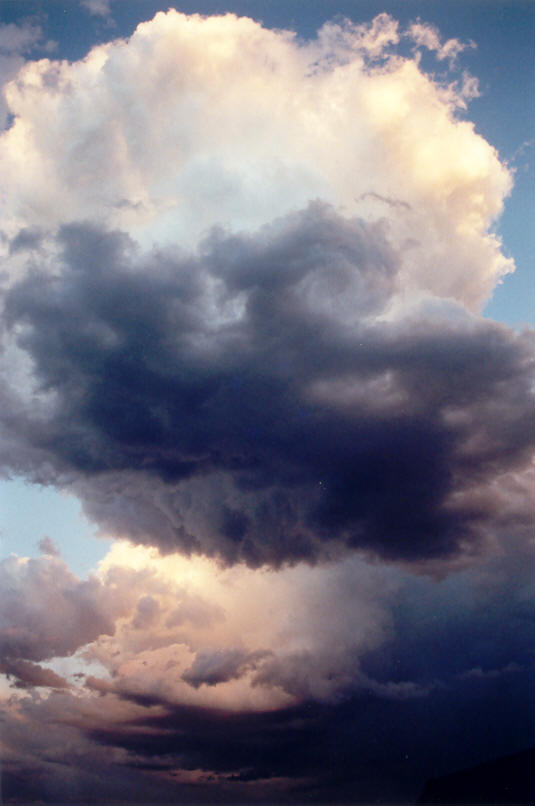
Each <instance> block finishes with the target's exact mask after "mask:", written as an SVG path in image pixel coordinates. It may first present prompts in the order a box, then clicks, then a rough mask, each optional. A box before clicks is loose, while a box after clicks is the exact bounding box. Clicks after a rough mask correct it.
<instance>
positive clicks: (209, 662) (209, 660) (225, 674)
mask: <svg viewBox="0 0 535 806" xmlns="http://www.w3.org/2000/svg"><path fill="white" fill-rule="evenodd" d="M265 656H266V653H265V652H263V651H262V650H259V651H257V652H246V651H244V650H243V649H236V648H231V649H215V650H202V651H200V652H198V653H197V655H196V656H195V660H194V661H193V663H192V665H191V666H190V668H189V669H186V671H185V672H184V674H183V675H182V680H185V681H186V683H189V685H190V686H193V687H194V688H199V686H202V685H206V686H216V685H217V684H218V683H227V682H228V681H229V680H234V679H236V678H239V677H242V676H243V675H244V674H245V673H246V672H247V671H249V670H250V669H254V668H255V667H256V665H257V663H258V661H259V660H261V659H263V658H264V657H265Z"/></svg>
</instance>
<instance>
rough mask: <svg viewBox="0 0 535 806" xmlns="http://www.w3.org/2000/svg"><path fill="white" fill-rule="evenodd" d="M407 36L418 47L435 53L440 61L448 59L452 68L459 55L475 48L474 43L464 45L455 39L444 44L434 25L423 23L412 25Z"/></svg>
mask: <svg viewBox="0 0 535 806" xmlns="http://www.w3.org/2000/svg"><path fill="white" fill-rule="evenodd" d="M407 34H408V36H409V37H410V39H412V40H413V41H414V43H415V45H416V46H418V47H424V48H427V50H430V51H434V52H435V53H436V57H437V59H438V60H439V61H444V60H445V59H447V60H448V62H449V63H450V67H451V66H453V64H454V63H455V61H456V59H457V56H458V55H459V53H462V52H463V50H466V48H467V47H471V48H473V47H475V44H474V42H472V41H470V42H468V43H464V42H461V41H460V40H459V39H455V38H452V39H448V40H447V41H446V42H444V43H442V41H441V37H440V32H439V30H438V29H437V28H436V27H435V26H434V25H429V24H428V23H423V22H421V21H418V22H414V23H412V24H411V25H410V26H409V28H408V31H407Z"/></svg>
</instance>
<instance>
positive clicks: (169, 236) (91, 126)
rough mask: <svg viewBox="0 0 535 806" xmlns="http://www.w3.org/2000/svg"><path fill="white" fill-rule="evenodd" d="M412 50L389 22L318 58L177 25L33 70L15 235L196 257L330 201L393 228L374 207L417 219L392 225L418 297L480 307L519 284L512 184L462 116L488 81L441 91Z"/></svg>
mask: <svg viewBox="0 0 535 806" xmlns="http://www.w3.org/2000/svg"><path fill="white" fill-rule="evenodd" d="M426 30H427V29H426ZM400 35H401V34H400V32H399V31H398V25H397V23H396V22H395V21H394V20H393V19H392V18H390V17H388V15H384V14H383V15H379V17H377V18H376V19H375V20H374V21H373V22H372V23H370V24H369V25H355V24H352V23H348V22H346V23H344V24H338V25H335V24H332V23H331V24H327V25H326V26H325V27H324V28H322V29H321V31H320V32H319V34H318V38H317V39H316V40H313V41H311V42H308V43H302V42H300V41H298V40H297V38H296V37H295V36H294V35H293V34H291V33H290V32H284V31H270V30H267V29H265V28H263V27H262V26H261V25H260V24H258V23H256V22H254V21H253V20H250V19H247V18H237V17H235V16H234V15H232V14H227V15H225V16H221V17H208V18H202V17H200V16H197V15H192V16H186V15H183V14H180V13H179V12H177V11H175V10H170V11H169V12H168V13H166V14H163V13H159V14H157V15H156V17H155V18H154V19H153V20H152V21H150V22H146V23H143V24H141V25H139V26H138V28H137V29H136V31H135V32H134V34H133V35H132V37H130V39H128V40H120V39H119V40H115V41H114V42H110V43H108V44H104V45H99V46H98V47H95V48H94V49H93V50H91V51H90V53H89V54H88V55H87V57H86V58H85V59H83V60H80V61H78V62H74V63H68V62H55V61H51V60H46V59H44V60H40V61H38V62H32V63H28V64H27V65H25V67H24V68H23V69H22V70H21V72H20V73H19V74H18V76H17V78H16V80H14V81H12V82H11V83H10V84H9V86H8V88H7V90H6V92H7V97H8V102H9V104H10V109H11V113H12V114H13V115H14V116H15V120H14V124H13V126H12V127H11V129H10V130H9V132H6V133H5V134H4V136H3V138H2V142H1V143H0V164H1V166H2V168H1V170H2V174H3V176H4V184H5V192H6V197H7V198H8V199H9V203H8V208H7V209H6V213H5V216H4V220H5V224H4V226H5V228H6V232H7V234H8V236H9V237H10V238H14V237H16V235H17V233H18V232H19V231H20V230H21V229H23V228H25V227H26V228H28V227H31V228H40V229H42V230H44V231H45V232H48V233H52V232H54V231H55V230H56V228H57V227H59V226H60V225H62V224H64V223H66V222H69V221H73V220H87V219H90V220H93V221H97V222H100V223H102V222H106V224H107V225H108V226H110V227H111V228H112V229H113V228H117V229H120V230H124V231H127V232H129V233H130V235H131V236H132V237H133V238H134V239H135V240H136V241H139V242H140V243H141V244H142V246H143V247H145V248H146V247H150V246H151V245H152V244H153V243H157V244H159V245H160V246H166V245H169V244H177V243H178V244H179V245H181V246H182V247H184V248H187V249H192V248H195V247H196V246H197V244H198V242H199V239H200V238H202V237H203V236H204V235H205V234H206V232H207V231H209V229H210V228H211V227H212V226H214V225H221V226H223V227H227V228H229V229H231V230H232V231H233V232H242V231H249V232H254V231H256V230H257V229H258V228H259V227H261V226H262V225H264V224H266V223H268V222H270V221H273V220H274V219H275V218H277V217H280V216H284V215H287V214H289V213H291V212H292V211H295V210H297V209H303V208H305V207H306V206H307V205H308V204H309V203H310V201H312V200H314V199H316V198H320V199H322V200H323V201H325V202H327V203H330V204H332V205H333V206H334V207H335V208H336V209H343V210H344V211H345V214H347V215H348V216H349V217H352V216H355V215H358V216H361V217H363V218H365V219H366V220H370V221H371V220H374V219H376V218H378V217H384V216H385V212H386V211H385V209H384V206H382V205H380V206H379V207H378V206H377V201H376V200H375V201H374V196H373V195H371V196H370V195H366V194H370V193H371V194H377V195H378V196H379V197H383V198H396V199H399V200H402V201H403V202H404V203H405V205H409V206H410V211H412V212H409V209H408V207H407V206H405V205H401V206H398V208H397V209H394V208H391V209H390V210H389V211H388V220H389V227H390V232H391V236H392V238H393V239H394V240H395V242H396V244H397V245H398V246H401V245H403V244H405V246H404V247H403V248H402V249H401V250H400V254H399V257H400V260H401V263H402V271H401V275H402V277H403V279H404V284H406V285H408V287H409V288H411V289H414V288H416V289H425V290H427V291H430V292H432V293H437V294H439V295H441V296H453V297H455V298H456V299H458V300H461V301H463V302H464V303H466V304H467V305H469V306H470V307H472V308H476V307H478V306H479V305H481V304H482V303H483V302H484V301H485V300H486V299H487V298H488V296H489V294H490V293H491V292H492V289H493V288H494V286H495V285H496V283H497V282H499V280H500V278H501V277H502V276H503V275H504V274H505V273H507V272H509V271H511V270H512V268H513V264H512V261H511V260H510V259H508V258H506V257H504V255H503V254H502V253H501V249H500V246H501V245H500V241H499V238H498V237H497V235H496V234H495V233H494V232H493V226H494V222H495V220H496V218H497V216H498V215H499V214H500V212H501V210H502V207H503V201H504V198H505V196H506V195H507V193H508V192H509V191H510V188H511V175H510V174H509V172H508V170H507V169H506V167H505V166H504V165H502V164H500V161H499V159H498V155H497V153H496V151H495V150H494V149H493V148H492V147H491V146H490V145H489V144H488V143H487V142H486V141H485V140H484V139H483V138H482V137H481V136H479V135H477V134H476V133H475V132H474V129H473V126H472V124H470V123H469V122H467V121H461V120H459V119H457V118H456V109H458V108H459V107H462V106H464V105H465V104H466V101H467V98H469V97H470V94H471V92H472V90H473V83H472V84H470V81H469V80H464V79H463V77H462V76H456V75H451V76H449V77H448V78H447V79H445V80H444V82H442V83H440V82H439V81H438V80H433V79H432V78H431V77H430V76H428V75H426V74H425V73H424V72H423V70H422V69H421V67H420V65H419V64H418V61H417V60H416V59H407V58H405V59H402V58H400V57H399V56H398V55H397V54H396V52H395V50H393V48H395V46H396V43H397V42H398V40H399V38H400ZM223 42H224V43H225V45H224V47H222V44H221V43H223ZM149 62H150V65H151V69H150V71H147V69H146V65H147V63H149ZM456 82H457V83H456ZM163 87H165V92H164V91H163V89H162V88H163ZM470 87H472V89H470ZM466 93H468V95H466ZM333 99H336V102H334V101H333ZM43 119H46V120H47V121H48V124H47V127H46V130H45V131H43V127H42V125H41V121H42V120H43ZM60 144H61V145H60ZM275 144H276V145H275ZM125 200H126V201H127V204H125ZM6 270H7V271H9V273H10V274H11V275H12V276H18V275H20V273H21V271H23V264H22V263H21V261H20V258H18V259H15V255H12V256H11V259H10V260H9V261H8V263H7V264H6Z"/></svg>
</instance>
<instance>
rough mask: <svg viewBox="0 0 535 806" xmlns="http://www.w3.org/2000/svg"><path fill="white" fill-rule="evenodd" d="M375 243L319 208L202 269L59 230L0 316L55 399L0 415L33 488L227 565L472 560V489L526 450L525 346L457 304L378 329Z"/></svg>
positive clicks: (217, 237)
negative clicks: (52, 272)
mask: <svg viewBox="0 0 535 806" xmlns="http://www.w3.org/2000/svg"><path fill="white" fill-rule="evenodd" d="M386 236H387V232H386V230H385V228H384V227H383V226H382V225H379V224H376V225H369V224H365V223H363V222H361V221H358V220H353V219H345V218H343V217H341V216H339V215H338V214H336V213H335V212H334V211H333V210H332V209H331V208H329V207H328V206H325V205H322V204H319V203H315V204H313V205H311V206H310V207H308V208H307V209H306V210H304V211H302V212H300V213H296V214H292V215H289V216H287V217H285V218H284V219H281V220H279V221H278V222H276V223H274V224H272V225H270V226H268V227H264V228H263V229H262V230H260V231H259V232H258V233H257V234H256V235H242V236H237V235H233V236H228V235H226V234H225V233H224V232H222V231H214V232H213V233H212V234H211V236H210V237H209V238H208V239H206V240H205V241H204V243H203V245H202V246H201V248H200V251H199V253H198V254H197V255H184V254H180V253H178V252H177V251H164V252H155V253H152V254H149V255H142V254H140V253H138V252H137V251H136V249H135V247H134V245H133V244H132V243H131V242H130V241H129V239H128V238H127V237H126V236H124V235H121V234H120V233H108V232H105V231H102V230H99V229H96V228H95V227H92V226H89V225H83V224H78V225H69V226H65V227H63V228H62V229H61V230H60V234H59V241H60V243H61V245H62V250H63V251H62V255H63V256H62V265H61V271H60V273H58V274H57V275H56V276H53V277H51V276H48V275H45V274H39V273H36V272H33V273H32V274H31V275H29V276H28V278H27V279H25V280H23V281H21V282H19V283H18V284H17V285H16V286H14V287H13V288H12V289H11V290H10V291H9V293H8V295H7V300H6V317H7V322H8V325H9V327H11V328H12V329H14V331H15V332H16V337H17V340H18V344H19V346H20V347H21V348H23V349H24V350H25V351H27V353H28V354H29V355H30V356H31V358H32V361H33V364H34V371H35V377H36V379H37V381H38V383H39V385H40V387H41V389H42V390H44V391H45V392H47V393H48V394H50V393H53V399H51V400H48V402H46V404H43V407H42V409H39V407H37V408H36V410H35V411H33V412H31V413H29V412H28V411H26V412H25V413H22V414H21V412H20V408H19V410H17V411H14V410H13V409H14V406H13V404H11V406H9V405H8V406H7V407H6V412H5V414H4V417H6V418H10V425H11V427H12V429H13V430H14V431H15V432H18V433H19V434H20V444H21V446H22V444H23V440H24V439H25V440H26V441H28V440H29V441H30V443H31V444H30V446H27V447H26V448H25V450H26V451H28V452H29V455H30V456H31V455H32V452H33V456H34V457H35V458H34V459H33V461H32V460H30V464H33V472H34V474H37V475H39V472H40V471H39V469H38V468H39V466H42V465H43V462H42V459H41V458H37V457H43V456H44V457H46V462H47V467H48V468H54V467H55V470H53V471H52V472H51V478H52V480H54V477H55V478H56V479H59V478H61V474H63V475H64V476H65V477H67V478H68V474H71V480H72V479H73V478H74V480H75V489H76V490H77V492H78V493H79V494H80V495H81V496H82V497H83V499H84V500H85V504H86V509H87V511H88V513H89V514H90V515H91V516H93V517H94V518H96V519H97V520H98V521H99V522H100V523H101V525H102V526H103V527H104V528H105V529H109V530H110V531H112V532H119V533H125V534H128V535H130V536H131V537H132V538H133V539H135V540H137V541H139V542H155V543H156V544H157V545H159V547H160V548H162V549H163V550H164V551H168V550H174V549H180V550H183V551H201V552H205V553H207V554H216V555H218V556H220V557H222V558H223V559H224V560H225V561H227V562H236V561H241V560H243V561H246V562H247V563H249V564H250V565H260V564H262V563H265V562H267V563H271V564H274V565H279V564H280V563H282V562H285V561H296V560H301V559H314V558H318V557H321V556H323V555H329V554H330V555H333V554H336V553H337V552H339V551H340V550H341V549H342V548H343V549H347V548H350V549H352V548H359V547H360V548H367V549H370V550H372V551H373V552H377V553H379V554H381V555H382V556H384V557H387V558H393V559H406V560H419V559H422V558H423V559H426V558H433V557H448V556H453V555H454V554H455V553H456V552H458V551H459V549H460V547H461V546H465V547H466V546H467V545H470V544H471V545H472V546H476V547H477V545H478V543H479V542H480V540H481V539H482V537H483V536H484V534H485V530H486V529H487V528H488V527H489V524H492V521H493V519H494V518H495V517H496V516H497V513H496V503H495V501H493V500H492V496H487V497H486V498H485V496H484V495H482V494H481V490H482V489H485V485H487V486H488V485H490V484H494V483H495V482H496V481H497V480H498V479H499V478H500V476H501V475H502V474H503V473H504V472H505V471H507V470H510V469H511V468H520V467H522V466H523V465H524V464H526V463H527V462H528V461H529V459H530V457H531V454H532V450H533V444H532V441H531V440H530V438H529V435H530V434H532V433H535V428H534V426H535V400H534V396H533V391H532V378H533V355H534V352H533V339H532V336H531V334H529V333H527V334H523V335H520V336H517V335H515V334H514V333H512V332H510V331H509V330H507V328H505V327H503V326H500V325H498V324H496V323H493V322H490V321H487V320H484V319H479V318H477V317H473V316H470V315H468V314H467V313H466V312H465V311H464V310H463V309H462V308H460V307H458V306H456V305H454V304H453V303H451V304H449V303H446V302H438V301H435V302H432V301H428V302H427V303H425V304H424V305H421V306H420V308H419V309H415V310H414V311H412V312H411V313H408V314H405V315H404V316H403V317H398V318H395V317H392V316H386V317H385V316H382V314H383V313H384V312H386V311H387V308H388V305H389V303H390V302H391V300H392V299H394V297H395V293H396V272H397V262H396V256H395V254H394V253H393V251H392V249H391V248H390V246H389V245H388V242H387V237H386ZM526 435H528V436H526ZM16 453H17V451H16V449H15V454H16ZM22 454H23V449H22V447H21V449H20V455H19V456H17V460H18V461H20V456H21V455H22ZM26 461H28V460H26ZM26 472H28V473H30V474H31V472H32V468H31V467H30V468H26ZM49 472H50V471H49ZM73 473H74V476H73V475H72V474H73ZM476 488H477V490H478V491H479V494H478V495H477V496H476V495H472V491H473V490H475V489H476Z"/></svg>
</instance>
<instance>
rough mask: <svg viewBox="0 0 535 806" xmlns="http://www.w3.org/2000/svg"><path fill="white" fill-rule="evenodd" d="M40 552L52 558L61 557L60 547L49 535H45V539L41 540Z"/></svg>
mask: <svg viewBox="0 0 535 806" xmlns="http://www.w3.org/2000/svg"><path fill="white" fill-rule="evenodd" d="M39 551H41V552H42V553H43V554H48V555H50V556H51V557H59V555H60V551H59V549H58V547H57V546H56V544H55V543H54V541H53V540H52V539H51V538H50V537H48V535H45V537H43V538H41V540H40V541H39Z"/></svg>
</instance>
